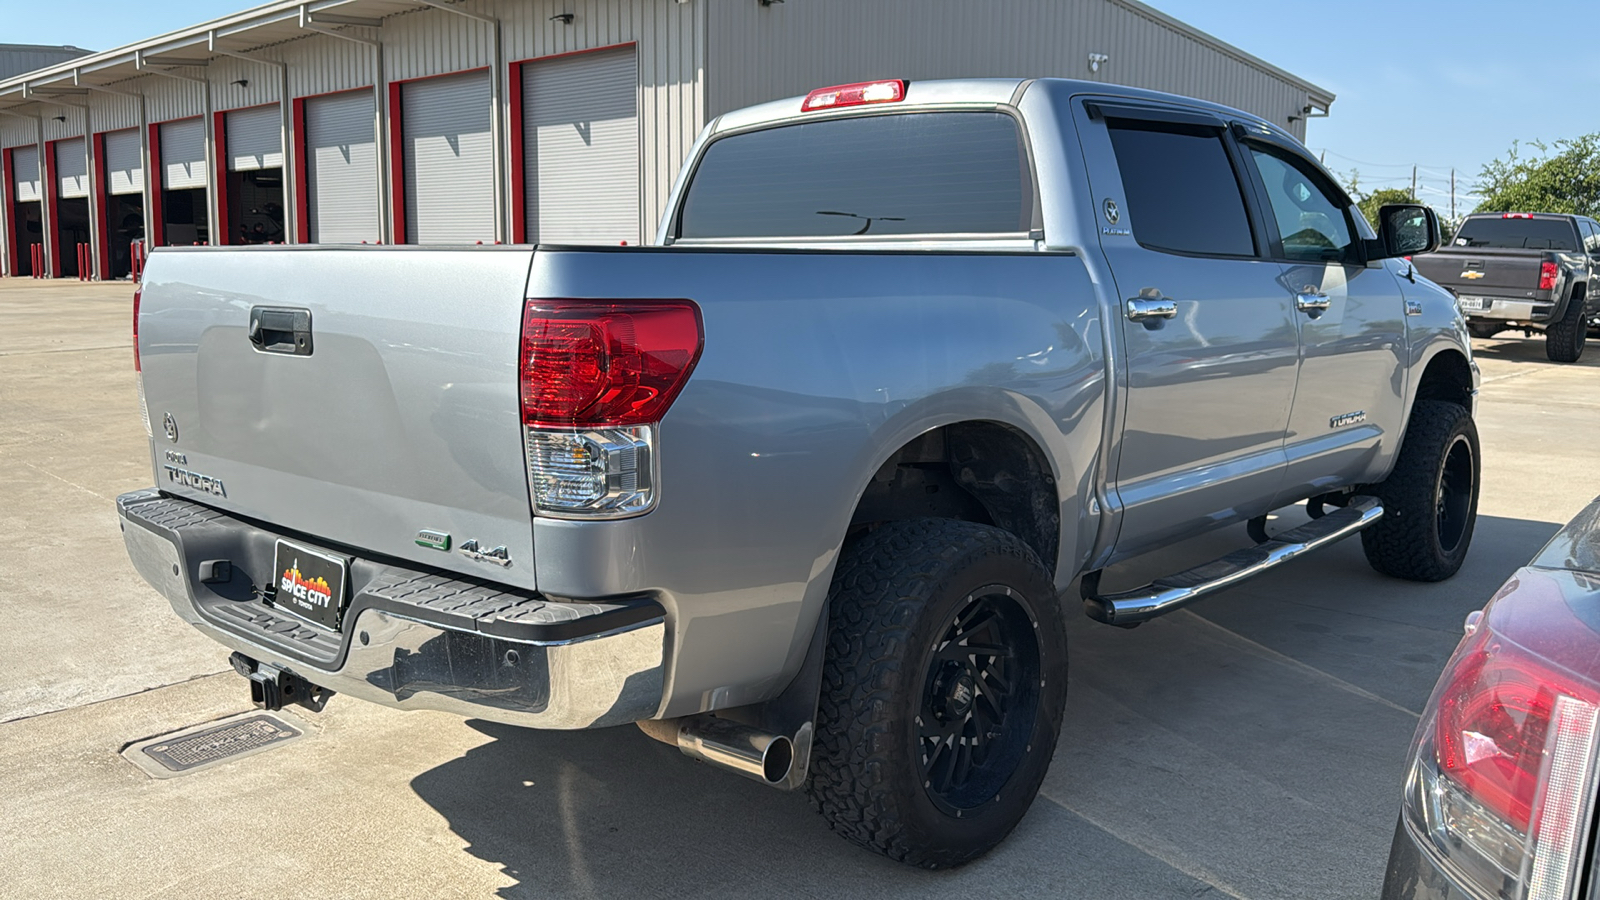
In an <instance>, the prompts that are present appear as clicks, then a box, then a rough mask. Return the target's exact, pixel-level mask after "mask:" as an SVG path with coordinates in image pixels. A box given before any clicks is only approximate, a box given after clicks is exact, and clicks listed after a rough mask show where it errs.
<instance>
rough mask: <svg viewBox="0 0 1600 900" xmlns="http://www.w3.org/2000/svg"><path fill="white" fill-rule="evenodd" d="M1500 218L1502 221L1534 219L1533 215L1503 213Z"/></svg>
mask: <svg viewBox="0 0 1600 900" xmlns="http://www.w3.org/2000/svg"><path fill="white" fill-rule="evenodd" d="M1500 218H1502V219H1531V218H1533V213H1501V214H1500Z"/></svg>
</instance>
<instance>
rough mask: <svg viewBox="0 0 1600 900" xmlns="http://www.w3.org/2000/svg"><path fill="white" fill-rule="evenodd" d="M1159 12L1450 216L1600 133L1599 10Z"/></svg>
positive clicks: (95, 46)
mask: <svg viewBox="0 0 1600 900" xmlns="http://www.w3.org/2000/svg"><path fill="white" fill-rule="evenodd" d="M795 2H805V0H795ZM875 2H883V0H875ZM903 2H915V0H903ZM1151 2H1152V3H1153V5H1154V6H1156V8H1158V9H1160V10H1162V11H1163V12H1166V13H1168V14H1169V15H1172V16H1175V17H1177V18H1179V19H1182V20H1184V21H1186V22H1189V23H1190V24H1193V25H1195V26H1197V27H1199V28H1202V29H1204V30H1206V31H1208V32H1210V33H1211V34H1213V35H1215V36H1217V37H1218V38H1221V39H1222V40H1224V41H1227V42H1229V43H1231V44H1234V45H1235V46H1237V47H1239V48H1241V49H1243V50H1245V51H1247V52H1249V53H1253V54H1255V55H1256V56H1259V57H1261V58H1262V59H1265V60H1267V61H1268V62H1270V63H1273V64H1274V65H1277V66H1279V67H1281V68H1284V69H1287V70H1289V71H1290V72H1293V73H1295V74H1297V75H1299V76H1301V77H1303V78H1306V79H1308V80H1310V81H1312V82H1314V83H1316V84H1319V85H1321V86H1323V87H1325V88H1328V89H1329V90H1331V91H1333V92H1334V93H1336V94H1337V95H1338V100H1336V101H1335V102H1334V104H1333V114H1332V116H1331V117H1329V118H1327V119H1316V120H1312V122H1311V123H1310V128H1309V132H1308V134H1307V143H1308V144H1309V145H1310V146H1311V147H1312V149H1313V150H1316V151H1318V152H1322V151H1326V153H1327V156H1326V162H1327V164H1328V167H1329V168H1331V169H1333V170H1335V171H1336V172H1338V173H1339V174H1340V175H1341V176H1346V177H1347V176H1348V175H1349V174H1350V171H1351V170H1352V169H1355V170H1358V171H1359V172H1360V183H1361V185H1362V186H1363V187H1365V188H1368V189H1373V188H1378V187H1406V186H1409V185H1410V183H1411V167H1412V166H1413V165H1416V166H1419V167H1420V172H1419V176H1420V179H1419V180H1420V182H1421V185H1422V192H1421V193H1422V196H1423V199H1424V200H1427V201H1429V202H1433V203H1435V204H1436V205H1438V206H1440V207H1442V208H1445V209H1448V205H1449V193H1448V192H1449V184H1450V169H1451V168H1452V167H1454V168H1455V169H1456V171H1457V177H1458V190H1459V191H1460V192H1461V193H1462V194H1463V195H1467V194H1470V192H1471V190H1472V187H1473V184H1474V182H1475V181H1476V179H1477V175H1478V171H1479V169H1480V168H1481V167H1482V166H1483V164H1484V163H1485V162H1487V161H1489V160H1491V159H1493V158H1495V157H1497V156H1502V155H1503V154H1504V153H1505V151H1506V149H1507V148H1508V147H1509V146H1510V145H1511V141H1512V139H1514V138H1516V139H1521V140H1523V141H1527V140H1536V139H1541V138H1542V139H1545V140H1551V139H1555V138H1560V137H1574V136H1577V135H1580V134H1585V133H1588V132H1594V131H1600V51H1596V50H1595V49H1593V47H1594V44H1593V40H1592V37H1593V32H1594V29H1595V28H1596V27H1600V4H1597V3H1596V0H1519V2H1516V3H1508V2H1505V0H1452V2H1443V0H1409V2H1408V0H1338V2H1336V3H1335V2H1329V0H1321V2H1308V0H1151ZM246 5H247V4H246V3H241V2H238V0H175V2H172V0H169V2H155V3H152V2H149V0H44V2H39V0H0V43H37V44H76V45H78V46H80V47H87V48H89V49H92V50H103V49H107V48H109V47H114V46H117V45H120V44H124V43H127V42H129V41H131V40H137V39H139V38H143V37H150V36H154V35H157V34H161V33H164V32H167V31H172V30H175V29H178V28H182V27H184V26H186V25H192V24H195V23H197V22H201V21H204V20H206V19H210V18H215V17H217V16H222V15H227V14H229V13H233V12H237V11H239V10H241V9H244V8H245V7H246ZM1564 43H1565V44H1567V45H1569V46H1570V49H1567V50H1563V49H1562V44H1564ZM1586 43H1587V46H1586ZM1119 62H1123V61H1120V60H1119V61H1114V62H1113V65H1115V64H1117V63H1119ZM1460 202H1461V204H1462V205H1463V206H1467V205H1469V204H1470V203H1471V202H1472V201H1471V199H1470V197H1463V198H1462V199H1461V201H1460Z"/></svg>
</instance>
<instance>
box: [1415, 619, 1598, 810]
mask: <svg viewBox="0 0 1600 900" xmlns="http://www.w3.org/2000/svg"><path fill="white" fill-rule="evenodd" d="M1471 640H1472V642H1473V643H1472V645H1471V646H1470V647H1468V648H1463V653H1462V654H1461V655H1460V657H1459V658H1458V661H1457V662H1456V664H1455V666H1454V667H1453V669H1452V670H1451V672H1450V673H1449V675H1448V676H1447V677H1448V679H1449V680H1448V681H1447V682H1446V683H1445V684H1444V686H1443V687H1442V688H1441V690H1440V693H1439V718H1438V724H1437V735H1436V744H1435V746H1436V748H1437V753H1438V760H1439V770H1440V772H1442V773H1443V774H1445V775H1447V776H1449V777H1450V778H1452V779H1454V780H1455V781H1456V782H1457V783H1459V784H1460V785H1461V786H1462V787H1463V788H1465V789H1466V791H1467V792H1468V793H1469V794H1470V795H1471V796H1472V797H1473V798H1474V799H1475V800H1477V801H1478V802H1479V803H1481V804H1482V805H1483V806H1485V807H1487V808H1488V809H1490V810H1491V811H1493V812H1495V813H1496V814H1498V815H1499V816H1500V817H1501V818H1503V819H1504V820H1505V821H1506V822H1508V823H1510V824H1511V825H1512V826H1514V827H1515V828H1516V829H1517V830H1518V831H1521V832H1523V833H1527V832H1528V827H1529V823H1530V822H1531V821H1532V818H1533V810H1534V806H1535V804H1536V802H1537V801H1538V799H1539V793H1540V789H1541V783H1540V777H1541V775H1542V773H1543V770H1544V767H1545V765H1546V755H1547V753H1548V752H1549V750H1550V747H1549V738H1550V734H1551V728H1552V725H1553V723H1555V721H1556V706H1557V702H1558V700H1559V698H1561V697H1563V696H1565V697H1572V698H1576V699H1579V700H1584V701H1586V702H1589V703H1594V702H1596V701H1597V700H1600V697H1596V696H1594V693H1595V692H1594V690H1593V689H1592V688H1590V687H1588V686H1587V685H1584V684H1582V683H1580V682H1577V681H1576V680H1574V679H1572V678H1571V677H1569V676H1566V675H1564V674H1562V673H1561V672H1559V671H1557V670H1555V669H1552V668H1551V667H1549V666H1548V665H1546V664H1544V663H1541V662H1540V661H1538V660H1537V659H1535V658H1534V657H1533V656H1531V655H1530V654H1528V653H1527V652H1525V651H1523V650H1522V649H1521V648H1519V647H1517V646H1516V645H1514V644H1511V643H1509V642H1507V641H1505V640H1504V639H1502V638H1500V637H1498V636H1496V635H1495V634H1493V633H1492V632H1490V631H1488V629H1481V630H1480V631H1479V633H1478V635H1475V636H1474V638H1473V639H1471Z"/></svg>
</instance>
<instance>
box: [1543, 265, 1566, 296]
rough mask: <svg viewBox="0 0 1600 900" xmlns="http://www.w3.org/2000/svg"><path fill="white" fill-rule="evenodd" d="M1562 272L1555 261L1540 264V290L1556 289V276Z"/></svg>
mask: <svg viewBox="0 0 1600 900" xmlns="http://www.w3.org/2000/svg"><path fill="white" fill-rule="evenodd" d="M1560 274H1561V273H1560V270H1558V269H1557V268H1556V264H1555V263H1553V262H1547V263H1540V264H1539V290H1541V291H1553V290H1555V289H1556V276H1558V275H1560Z"/></svg>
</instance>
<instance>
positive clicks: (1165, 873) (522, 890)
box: [412, 516, 1559, 898]
mask: <svg viewBox="0 0 1600 900" xmlns="http://www.w3.org/2000/svg"><path fill="white" fill-rule="evenodd" d="M1292 524H1294V522H1293V521H1292V520H1291V521H1286V522H1285V523H1284V526H1285V527H1288V526H1291V525H1292ZM1558 527H1559V526H1558V525H1557V524H1555V523H1548V522H1532V521H1524V520H1518V519H1507V518H1498V517H1491V516H1483V517H1480V518H1479V520H1478V528H1477V533H1476V535H1475V537H1474V540H1473V545H1474V546H1473V551H1472V553H1471V555H1470V556H1469V559H1468V562H1467V565H1466V566H1465V567H1464V568H1463V570H1462V572H1461V573H1460V574H1459V575H1458V576H1457V577H1456V578H1454V579H1452V580H1450V581H1447V582H1442V583H1439V584H1414V583H1410V582H1403V581H1397V580H1394V579H1390V578H1386V577H1384V576H1381V575H1378V574H1377V573H1375V572H1373V571H1372V570H1371V569H1370V568H1368V566H1367V565H1366V562H1365V559H1364V558H1363V556H1362V552H1361V546H1360V541H1359V539H1352V540H1348V541H1345V542H1343V543H1341V544H1339V545H1337V546H1335V547H1332V548H1329V549H1328V550H1327V551H1324V552H1320V553H1317V554H1314V555H1312V556H1310V557H1307V558H1305V559H1304V560H1300V561H1298V562H1296V563H1294V564H1292V565H1290V566H1286V567H1285V568H1283V569H1280V570H1278V571H1277V572H1274V573H1272V574H1269V575H1267V576H1264V577H1262V578H1259V579H1257V580H1255V581H1252V582H1248V583H1246V584H1245V585H1242V586H1240V587H1239V588H1235V589H1233V590H1230V591H1228V592H1226V593H1224V594H1221V595H1218V596H1217V597H1215V598H1212V599H1210V600H1207V601H1203V602H1202V603H1200V604H1198V605H1196V606H1195V607H1193V610H1192V612H1184V613H1178V614H1176V615H1173V616H1169V617H1167V618H1166V619H1163V620H1158V621H1157V622H1154V623H1151V624H1150V625H1148V626H1144V627H1141V628H1139V629H1135V630H1133V631H1124V630H1121V629H1111V628H1105V627H1103V626H1099V625H1095V624H1093V623H1090V622H1088V621H1087V620H1083V619H1082V616H1081V613H1080V612H1079V608H1078V606H1077V604H1076V602H1075V597H1074V596H1073V595H1070V594H1069V595H1068V596H1067V597H1066V598H1064V601H1063V611H1064V614H1065V615H1066V616H1067V619H1068V623H1069V634H1070V635H1071V637H1070V640H1071V641H1072V652H1073V665H1074V675H1073V679H1074V681H1073V685H1074V686H1073V689H1072V690H1071V691H1069V699H1068V722H1067V729H1066V731H1065V732H1064V734H1063V738H1062V745H1061V747H1060V748H1059V750H1058V752H1057V755H1056V760H1055V764H1054V766H1053V769H1052V772H1051V775H1050V778H1049V779H1048V781H1047V783H1046V789H1045V793H1046V797H1045V798H1042V799H1040V800H1039V801H1037V802H1036V803H1035V804H1034V806H1033V809H1032V811H1031V812H1030V813H1029V815H1028V817H1027V818H1026V819H1025V820H1024V821H1023V823H1022V825H1021V826H1020V827H1019V828H1018V829H1017V831H1016V833H1014V834H1013V835H1012V836H1011V838H1010V839H1009V840H1008V841H1007V842H1006V843H1005V844H1003V845H1002V846H1001V847H1000V848H999V849H998V850H997V851H996V852H994V853H992V854H990V855H989V856H988V857H986V858H985V859H983V860H980V861H979V862H977V863H975V864H973V865H971V866H968V867H966V868H964V869H961V870H958V871H955V872H943V873H929V872H923V871H919V870H915V869H910V868H907V867H905V866H901V865H898V864H895V863H892V862H889V861H886V860H883V859H880V858H878V857H876V856H874V855H872V854H870V853H867V852H865V851H863V850H860V849H858V848H856V847H854V846H852V845H850V844H848V843H846V842H845V841H843V840H841V839H839V838H837V837H835V836H833V835H832V834H831V833H830V832H829V831H828V829H827V828H826V826H825V825H824V823H823V822H822V820H821V819H820V818H819V817H818V816H817V815H815V814H814V813H813V812H812V811H811V809H810V807H809V804H808V803H807V802H806V800H805V798H804V797H803V796H802V795H799V794H785V793H781V792H778V791H774V790H771V789H768V788H765V787H762V786H760V785H757V784H755V783H753V782H748V781H745V780H744V779H741V778H738V777H736V776H734V775H731V774H727V773H723V772H721V771H718V770H715V769H712V768H710V767H709V766H706V765H702V764H697V763H694V762H692V761H690V760H688V759H686V758H685V757H683V756H682V755H681V754H680V753H678V751H677V750H675V749H673V748H671V747H668V746H665V745H663V744H660V743H657V742H655V741H653V740H651V739H649V738H647V737H646V736H644V735H643V734H642V733H640V732H639V731H638V730H637V729H635V728H632V727H621V728H613V729H608V730H603V731H593V732H535V731H527V730H523V729H518V728H514V727H509V726H502V725H496V724H492V723H487V722H478V721H475V722H471V723H470V725H471V727H473V728H474V729H476V730H477V731H479V732H481V733H482V734H483V735H484V736H485V737H487V738H488V740H487V741H486V742H485V743H483V744H481V745H480V746H478V747H475V748H473V749H472V750H470V751H468V752H467V753H466V754H465V755H463V756H461V757H459V758H457V759H453V760H450V761H448V762H446V763H444V764H443V765H440V766H438V767H436V768H434V769H432V770H429V771H427V772H424V773H422V774H421V775H419V776H417V777H416V778H415V779H414V780H413V781H412V787H413V789H414V790H415V791H416V793H417V794H418V796H419V797H420V798H421V799H422V800H423V801H425V802H427V803H428V804H430V805H431V806H432V807H433V808H435V809H436V810H437V811H438V812H439V813H440V814H441V815H443V816H445V817H446V819H447V820H448V821H449V824H450V828H451V829H452V830H453V831H454V832H455V834H457V835H459V836H460V837H461V838H462V839H463V841H465V843H466V844H467V847H466V851H467V852H468V853H469V854H471V855H472V856H474V857H477V858H479V859H482V860H485V861H488V862H490V863H493V864H494V865H496V866H498V867H499V868H500V870H501V871H502V872H503V873H504V874H505V875H506V876H507V877H508V878H509V879H511V880H512V881H513V882H514V883H513V884H511V885H509V886H507V887H505V888H502V889H501V890H500V892H499V894H500V896H502V897H506V898H523V897H618V896H625V897H633V896H696V897H698V896H739V897H748V896H766V895H774V894H780V893H782V894H786V895H794V896H836V895H841V894H842V895H845V896H850V895H856V894H861V893H867V892H870V893H871V894H872V895H873V896H897V895H904V896H923V895H926V894H928V893H930V892H933V891H939V892H949V893H956V892H975V893H978V894H982V895H997V894H1006V895H1012V896H1015V897H1023V896H1084V897H1181V896H1193V895H1195V894H1199V893H1205V892H1206V891H1207V890H1208V889H1217V890H1219V892H1221V893H1224V894H1226V893H1231V892H1234V891H1237V892H1238V893H1237V894H1236V896H1249V897H1253V898H1255V897H1265V896H1297V897H1323V896H1326V897H1336V896H1356V895H1372V894H1375V893H1376V890H1377V885H1378V883H1379V881H1380V880H1381V878H1382V872H1383V865H1384V854H1385V853H1386V851H1387V846H1388V840H1389V836H1390V834H1391V832H1392V828H1393V824H1394V815H1395V810H1396V804H1397V803H1398V799H1397V798H1398V794H1397V791H1398V790H1399V781H1400V773H1401V768H1402V766H1403V761H1404V755H1405V751H1406V745H1407V742H1408V741H1409V739H1410V734H1411V731H1412V730H1413V729H1414V728H1415V727H1416V718H1415V713H1414V711H1415V710H1419V709H1420V708H1421V706H1422V704H1423V703H1424V701H1425V700H1426V698H1427V694H1428V691H1429V690H1430V689H1431V686H1432V683H1433V680H1434V678H1435V677H1437V674H1438V671H1439V669H1440V667H1441V666H1442V665H1443V663H1444V661H1445V659H1446V658H1447V657H1448V656H1449V654H1450V652H1451V650H1452V649H1453V648H1454V646H1455V644H1456V642H1457V640H1458V639H1459V637H1460V635H1461V621H1462V618H1463V616H1465V614H1466V613H1467V612H1468V611H1469V610H1472V609H1477V608H1479V607H1481V606H1482V604H1483V603H1484V602H1485V601H1487V600H1488V598H1489V596H1490V595H1491V594H1492V593H1493V592H1494V590H1495V589H1496V588H1497V587H1498V586H1499V585H1500V583H1501V582H1502V581H1503V580H1504V579H1505V578H1506V577H1507V576H1508V575H1509V574H1510V573H1511V572H1512V571H1513V570H1515V569H1516V568H1517V567H1518V566H1520V565H1523V564H1524V563H1525V562H1526V561H1527V560H1528V559H1529V558H1530V557H1531V556H1532V555H1533V554H1534V553H1535V552H1536V551H1537V550H1538V549H1539V547H1540V546H1542V545H1543V543H1544V542H1545V541H1547V540H1548V539H1549V538H1550V537H1551V535H1553V534H1554V533H1555V532H1556V530H1557V529H1558ZM1238 530H1239V531H1240V532H1241V534H1240V535H1234V534H1232V533H1231V530H1230V532H1223V533H1219V534H1217V535H1212V536H1210V537H1209V538H1207V539H1202V540H1203V541H1207V542H1208V543H1207V544H1205V545H1204V546H1197V547H1190V548H1187V552H1190V553H1193V552H1197V551H1203V550H1210V549H1211V548H1212V547H1213V546H1215V545H1218V544H1224V545H1225V544H1226V543H1227V542H1229V541H1235V542H1237V541H1239V540H1242V539H1243V538H1242V529H1238Z"/></svg>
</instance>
